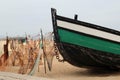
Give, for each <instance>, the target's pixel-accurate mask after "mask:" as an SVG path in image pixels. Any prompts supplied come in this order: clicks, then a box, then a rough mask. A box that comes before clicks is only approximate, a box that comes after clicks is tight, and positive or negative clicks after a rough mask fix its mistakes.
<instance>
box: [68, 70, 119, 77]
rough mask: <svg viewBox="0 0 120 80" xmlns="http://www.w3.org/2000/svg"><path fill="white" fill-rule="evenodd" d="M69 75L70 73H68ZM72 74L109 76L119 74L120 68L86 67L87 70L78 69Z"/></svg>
mask: <svg viewBox="0 0 120 80" xmlns="http://www.w3.org/2000/svg"><path fill="white" fill-rule="evenodd" d="M68 75H69V74H68ZM70 75H74V76H76V77H77V76H86V77H107V76H119V75H120V70H117V69H114V70H111V69H85V70H82V71H81V70H78V71H75V72H73V73H70Z"/></svg>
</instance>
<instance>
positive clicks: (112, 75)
mask: <svg viewBox="0 0 120 80" xmlns="http://www.w3.org/2000/svg"><path fill="white" fill-rule="evenodd" d="M39 69H40V71H39V72H38V70H36V73H35V74H34V75H33V76H34V77H37V78H38V77H39V78H43V80H44V78H45V79H46V78H47V79H48V80H51V79H52V80H119V79H120V71H110V70H90V69H86V68H78V67H75V66H72V65H70V64H68V63H67V62H64V63H62V62H58V61H57V60H56V59H54V61H53V67H52V71H51V72H50V71H49V70H48V68H47V73H46V74H45V72H44V66H43V65H40V66H39ZM17 70H18V68H17V67H9V68H7V72H8V71H9V72H14V73H17V72H18V71H17ZM0 75H1V73H0ZM6 76H7V74H6ZM8 78H9V77H7V79H8ZM0 80H6V79H3V77H0ZM11 80H12V79H11ZM13 80H14V79H13ZM17 80H37V79H35V78H32V79H29V78H27V79H17Z"/></svg>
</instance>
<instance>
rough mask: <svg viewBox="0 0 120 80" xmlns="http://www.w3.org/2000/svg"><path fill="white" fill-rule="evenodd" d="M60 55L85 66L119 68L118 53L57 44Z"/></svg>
mask: <svg viewBox="0 0 120 80" xmlns="http://www.w3.org/2000/svg"><path fill="white" fill-rule="evenodd" d="M58 48H59V51H60V53H61V55H62V56H63V57H64V59H65V60H66V61H68V62H69V63H70V64H72V65H74V66H78V67H87V68H106V67H110V68H120V55H114V54H109V53H106V52H101V51H97V50H93V49H89V48H85V47H80V46H76V45H72V44H66V43H61V45H59V46H58Z"/></svg>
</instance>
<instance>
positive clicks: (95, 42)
mask: <svg viewBox="0 0 120 80" xmlns="http://www.w3.org/2000/svg"><path fill="white" fill-rule="evenodd" d="M52 22H53V31H54V40H55V43H56V45H57V47H58V49H59V52H60V54H61V55H62V56H63V58H64V60H65V61H67V62H69V63H70V64H72V65H74V66H78V67H90V68H94V67H96V68H105V67H107V68H108V67H110V68H111V67H112V68H113V67H114V68H120V38H119V37H120V36H119V35H120V32H118V31H115V30H112V29H108V28H104V27H101V26H97V25H93V24H89V23H86V22H82V21H77V20H74V19H69V18H66V17H62V16H58V15H57V14H56V10H55V9H52Z"/></svg>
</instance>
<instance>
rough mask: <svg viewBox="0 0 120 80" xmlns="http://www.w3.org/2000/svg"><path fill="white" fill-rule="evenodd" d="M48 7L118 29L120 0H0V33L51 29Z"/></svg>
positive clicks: (48, 30)
mask: <svg viewBox="0 0 120 80" xmlns="http://www.w3.org/2000/svg"><path fill="white" fill-rule="evenodd" d="M51 8H56V9H57V13H58V14H59V15H62V16H66V17H70V18H73V17H74V14H78V19H79V20H81V21H85V22H89V23H93V24H97V25H101V26H104V27H108V28H112V29H116V30H119V31H120V0H0V35H6V33H8V35H10V36H11V35H12V36H16V35H24V34H25V32H26V33H27V34H36V33H38V32H39V30H40V28H42V29H43V32H44V33H46V32H50V31H52V20H51Z"/></svg>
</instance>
